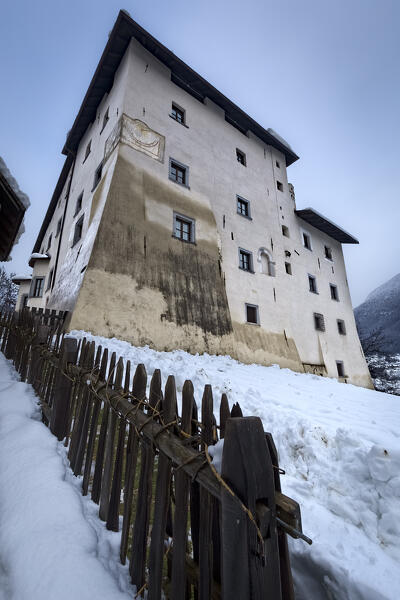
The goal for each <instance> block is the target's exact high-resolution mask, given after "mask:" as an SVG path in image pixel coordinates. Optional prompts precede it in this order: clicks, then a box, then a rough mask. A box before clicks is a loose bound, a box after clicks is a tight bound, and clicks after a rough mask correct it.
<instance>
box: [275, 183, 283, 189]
mask: <svg viewBox="0 0 400 600" xmlns="http://www.w3.org/2000/svg"><path fill="white" fill-rule="evenodd" d="M276 187H277V188H278V190H279V191H280V192H283V183H281V182H280V181H277V182H276Z"/></svg>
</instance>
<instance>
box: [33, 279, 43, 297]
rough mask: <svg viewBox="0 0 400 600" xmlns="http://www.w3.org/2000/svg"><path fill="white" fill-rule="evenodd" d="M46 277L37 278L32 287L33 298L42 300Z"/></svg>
mask: <svg viewBox="0 0 400 600" xmlns="http://www.w3.org/2000/svg"><path fill="white" fill-rule="evenodd" d="M43 289H44V277H35V278H34V279H33V281H32V286H31V294H30V295H31V298H41V297H42V296H43Z"/></svg>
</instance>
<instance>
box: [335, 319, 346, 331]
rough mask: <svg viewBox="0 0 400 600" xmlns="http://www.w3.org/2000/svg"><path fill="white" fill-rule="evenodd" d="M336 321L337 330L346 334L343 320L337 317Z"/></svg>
mask: <svg viewBox="0 0 400 600" xmlns="http://www.w3.org/2000/svg"><path fill="white" fill-rule="evenodd" d="M336 322H337V328H338V332H339V333H340V335H346V326H345V324H344V321H342V320H341V319H338V320H337V321H336Z"/></svg>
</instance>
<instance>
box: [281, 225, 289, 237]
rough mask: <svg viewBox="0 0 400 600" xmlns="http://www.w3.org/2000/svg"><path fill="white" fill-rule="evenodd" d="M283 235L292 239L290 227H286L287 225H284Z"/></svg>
mask: <svg viewBox="0 0 400 600" xmlns="http://www.w3.org/2000/svg"><path fill="white" fill-rule="evenodd" d="M282 235H284V236H285V237H290V235H289V227H286V225H282Z"/></svg>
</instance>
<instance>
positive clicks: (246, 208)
mask: <svg viewBox="0 0 400 600" xmlns="http://www.w3.org/2000/svg"><path fill="white" fill-rule="evenodd" d="M237 212H238V214H239V215H242V216H243V217H250V202H249V201H248V200H245V199H244V198H240V197H239V196H237Z"/></svg>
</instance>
